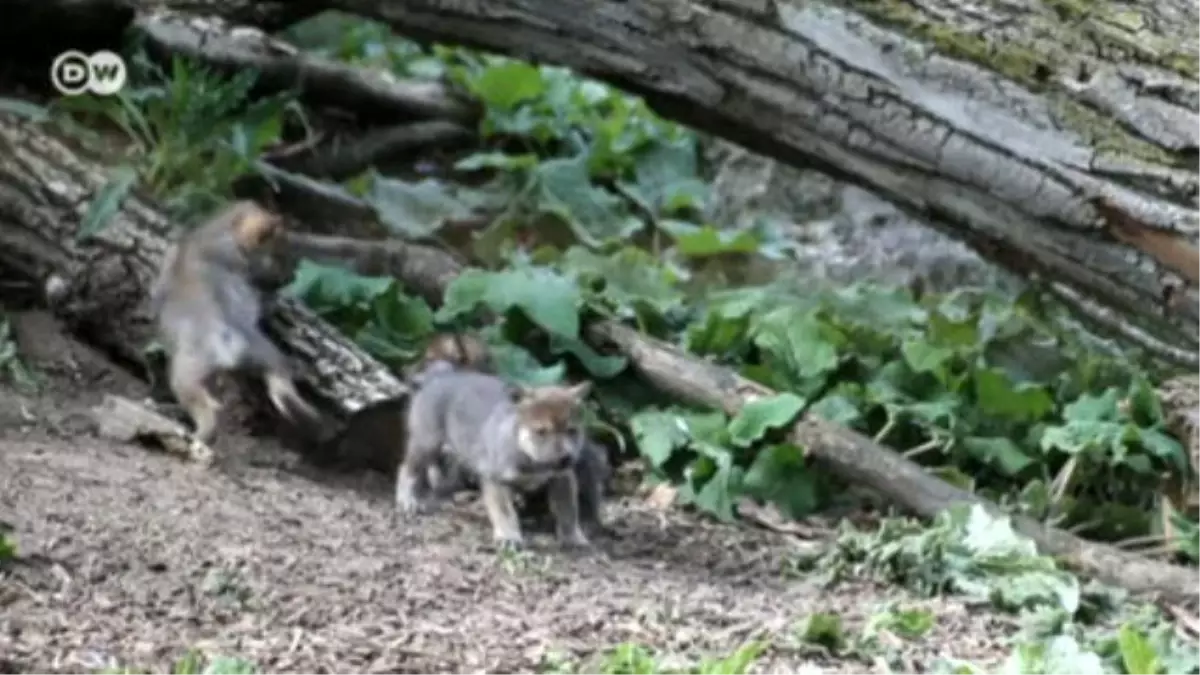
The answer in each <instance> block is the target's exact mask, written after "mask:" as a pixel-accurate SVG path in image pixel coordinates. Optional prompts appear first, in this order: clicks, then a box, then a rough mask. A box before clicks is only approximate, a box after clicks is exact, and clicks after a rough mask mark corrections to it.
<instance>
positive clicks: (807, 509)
mask: <svg viewBox="0 0 1200 675" xmlns="http://www.w3.org/2000/svg"><path fill="white" fill-rule="evenodd" d="M819 480H821V479H820V477H819V476H817V475H816V474H815V473H813V472H811V471H808V469H807V467H806V466H805V464H804V456H803V453H802V452H801V451H800V449H799V448H797V447H796V446H794V445H790V444H783V445H774V446H771V447H769V448H763V449H762V450H760V451H759V452H758V453H756V454H755V456H754V462H753V463H752V464H751V465H750V468H749V469H747V470H746V474H745V476H743V477H742V492H743V493H745V494H747V495H750V496H751V497H755V498H757V499H760V500H762V501H764V502H771V503H773V504H777V505H778V506H779V507H780V509H781V510H782V511H783V513H784V514H785V515H786V516H788V517H789V518H793V519H799V518H803V517H805V516H807V515H808V514H810V513H812V512H813V511H814V510H816V508H817V507H818V506H819V505H820V502H819V499H818V487H819V486H818V481H819Z"/></svg>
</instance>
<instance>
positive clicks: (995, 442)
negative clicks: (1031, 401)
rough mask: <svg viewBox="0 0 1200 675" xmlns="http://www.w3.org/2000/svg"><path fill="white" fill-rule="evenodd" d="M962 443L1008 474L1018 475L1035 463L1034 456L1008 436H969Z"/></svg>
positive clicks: (980, 458) (982, 459)
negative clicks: (1026, 452)
mask: <svg viewBox="0 0 1200 675" xmlns="http://www.w3.org/2000/svg"><path fill="white" fill-rule="evenodd" d="M962 444H963V447H964V448H965V449H966V450H967V452H969V453H971V454H972V455H973V456H974V457H976V458H978V459H979V460H980V461H982V462H984V463H986V464H988V465H989V466H991V467H993V468H995V469H997V470H998V471H1001V472H1002V473H1004V475H1006V476H1016V475H1017V474H1019V473H1021V472H1022V471H1024V470H1025V469H1027V468H1029V467H1030V466H1032V465H1033V458H1032V457H1030V456H1029V455H1027V454H1025V452H1024V451H1022V450H1021V448H1019V447H1017V444H1016V443H1013V442H1012V440H1010V439H1008V438H1004V437H994V438H984V437H980V436H968V437H967V438H964V439H963V441H962Z"/></svg>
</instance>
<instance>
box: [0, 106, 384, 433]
mask: <svg viewBox="0 0 1200 675" xmlns="http://www.w3.org/2000/svg"><path fill="white" fill-rule="evenodd" d="M106 173H107V170H106V169H105V167H103V166H102V165H101V164H98V163H95V162H93V161H90V160H88V159H85V158H83V157H81V156H80V155H78V154H76V153H75V152H74V151H73V150H71V149H70V148H69V147H68V145H67V144H66V143H64V142H62V141H61V140H59V139H58V138H56V137H55V136H54V135H53V134H52V133H50V132H49V131H48V130H46V129H41V128H38V127H36V126H34V125H32V124H29V123H26V122H23V121H18V120H16V119H14V118H13V117H12V116H11V115H9V114H0V266H3V267H6V268H9V269H12V270H14V271H16V272H18V273H19V274H21V275H22V276H24V277H25V278H28V279H34V280H39V281H40V282H42V283H45V282H46V281H47V280H49V279H50V278H51V277H57V278H60V279H62V280H64V281H65V282H66V288H65V290H64V289H56V291H55V298H56V300H57V302H56V303H55V304H56V312H57V313H59V314H60V315H62V316H63V318H65V319H67V320H68V322H69V323H70V324H71V325H72V326H73V327H75V328H76V330H78V331H81V332H83V333H85V334H86V335H87V336H88V337H89V339H91V340H92V341H93V342H95V343H98V344H100V345H103V346H104V347H106V348H107V349H109V350H110V351H111V352H112V353H114V354H116V355H118V356H121V357H123V358H125V359H127V360H128V361H131V362H134V363H137V362H140V361H141V360H142V356H141V351H142V348H143V347H144V345H146V344H147V342H148V341H149V340H150V339H151V337H152V327H151V317H150V316H149V315H148V313H147V307H146V303H145V299H146V289H147V288H148V286H149V283H150V280H151V279H152V278H153V275H154V273H155V270H156V268H157V265H158V262H159V260H160V258H161V256H162V254H163V252H164V250H165V247H166V242H167V239H168V238H169V237H170V232H171V229H172V228H171V223H170V222H169V221H168V220H167V218H166V217H165V216H163V215H162V214H161V213H160V212H159V211H157V210H156V209H155V208H154V206H153V205H152V204H151V203H150V202H148V201H146V200H144V199H142V198H141V197H140V196H137V195H130V196H129V197H127V198H126V199H125V201H124V203H123V204H122V208H121V210H120V211H119V212H117V214H116V215H115V216H114V217H113V218H112V219H111V221H110V222H109V223H108V225H107V226H106V227H105V228H104V229H102V230H101V231H100V232H99V233H97V234H95V235H94V236H92V237H90V238H88V239H86V240H84V241H80V240H79V239H78V238H77V232H78V228H79V224H80V222H81V219H82V218H83V216H84V214H85V213H86V212H87V210H88V207H89V204H90V203H91V201H92V199H93V197H94V196H95V194H96V192H97V190H98V189H99V188H100V187H101V186H103V185H104V184H105V183H106V178H107V176H106ZM276 305H277V306H276V307H275V309H274V311H273V312H272V315H271V317H270V320H269V328H270V329H271V330H272V332H273V333H275V334H276V335H277V337H278V338H279V339H280V340H281V341H282V342H283V343H284V345H285V346H286V347H287V348H288V350H289V351H291V352H292V353H293V354H295V355H296V356H298V357H300V358H301V360H302V365H303V366H306V367H305V368H304V370H305V371H306V372H305V374H306V376H307V380H308V382H307V384H309V385H310V387H311V388H312V389H313V391H314V392H315V393H317V394H318V395H319V396H320V397H321V398H323V399H325V400H326V402H327V403H328V405H329V407H330V409H331V411H333V412H335V413H337V414H339V415H342V416H344V415H348V414H350V413H353V412H355V411H357V410H359V409H360V408H362V407H364V406H366V405H367V404H369V403H371V402H374V401H378V400H382V399H387V398H390V397H393V396H396V395H399V394H401V393H403V392H404V391H405V387H404V386H403V384H402V383H401V382H400V381H399V380H398V379H397V378H396V377H395V376H394V375H392V374H391V373H390V372H389V371H388V370H387V369H386V368H385V367H384V366H382V365H381V364H379V363H378V362H377V361H375V360H374V359H373V358H371V357H370V356H369V355H368V354H366V353H365V352H363V351H362V350H361V349H359V348H358V347H356V346H354V345H353V344H351V343H349V342H347V341H346V340H345V339H344V338H343V337H342V336H341V335H340V334H339V333H338V332H337V331H336V330H335V329H333V328H332V327H331V326H329V325H328V324H327V323H325V322H324V321H322V320H321V319H320V318H318V317H316V316H314V315H313V314H312V313H311V312H310V311H309V310H307V309H306V308H305V307H303V306H302V305H299V304H298V303H295V302H291V301H288V300H286V299H281V300H280V301H279V302H278V303H276Z"/></svg>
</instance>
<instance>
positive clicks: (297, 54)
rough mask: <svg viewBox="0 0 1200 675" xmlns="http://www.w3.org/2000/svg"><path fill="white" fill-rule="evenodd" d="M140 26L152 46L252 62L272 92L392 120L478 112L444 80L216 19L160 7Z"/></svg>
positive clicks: (237, 66)
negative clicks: (353, 60)
mask: <svg viewBox="0 0 1200 675" xmlns="http://www.w3.org/2000/svg"><path fill="white" fill-rule="evenodd" d="M133 26H134V28H135V29H136V30H137V31H138V32H139V33H140V34H142V35H143V36H144V37H145V38H146V40H147V43H148V47H149V48H150V51H151V53H154V54H157V55H159V56H171V55H176V54H178V55H184V56H188V57H191V58H193V59H196V60H198V61H200V62H202V63H206V64H208V65H211V66H214V67H217V68H220V69H223V70H226V71H237V70H246V69H251V70H254V71H257V72H258V74H259V78H258V84H259V86H262V87H265V88H267V89H269V90H271V91H285V90H288V89H292V88H295V89H297V90H298V92H299V95H300V96H301V97H302V98H303V99H304V100H305V101H306V102H307V103H309V104H312V105H316V106H331V107H338V108H342V109H345V110H349V111H351V112H353V113H355V114H357V115H359V116H363V117H368V118H379V119H384V120H387V121H389V122H390V123H393V124H394V123H396V122H397V121H400V120H405V119H443V120H452V121H456V122H460V123H464V124H467V125H473V124H474V123H475V120H476V119H478V116H479V106H478V104H476V103H474V102H473V101H471V100H470V99H468V98H465V97H463V96H461V95H459V94H456V93H454V92H453V91H452V90H451V89H450V88H449V87H448V86H447V85H444V84H442V83H440V82H433V81H416V80H414V81H404V80H399V79H397V78H396V77H395V76H393V75H392V74H391V73H389V72H385V71H383V70H378V69H367V68H355V67H353V66H348V65H345V64H342V63H338V62H336V61H332V60H329V59H326V58H322V57H320V56H315V55H312V54H308V53H305V52H302V51H299V50H297V49H296V48H295V47H293V46H292V45H290V44H288V43H286V42H284V41H283V40H280V39H278V38H274V37H271V36H268V35H265V34H263V33H262V32H259V31H247V30H244V29H242V30H238V29H236V28H235V27H233V26H231V25H229V24H227V23H226V22H224V21H221V20H219V19H216V18H207V19H199V18H195V17H189V16H185V15H181V14H177V13H174V12H170V11H153V12H147V13H144V14H140V15H138V16H137V18H136V19H135V20H134V23H133Z"/></svg>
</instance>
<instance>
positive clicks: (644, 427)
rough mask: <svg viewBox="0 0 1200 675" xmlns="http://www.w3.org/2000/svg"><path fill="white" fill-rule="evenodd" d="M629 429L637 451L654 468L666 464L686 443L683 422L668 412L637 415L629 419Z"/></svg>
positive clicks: (651, 411)
mask: <svg viewBox="0 0 1200 675" xmlns="http://www.w3.org/2000/svg"><path fill="white" fill-rule="evenodd" d="M629 428H630V430H632V431H633V437H634V439H635V440H636V441H637V446H638V451H639V452H640V453H641V454H642V455H643V456H645V457H646V459H649V460H650V464H651V465H652V466H654V467H655V468H661V467H662V466H663V465H664V464H666V463H667V461H668V460H670V459H671V455H672V454H674V452H675V450H677V449H679V448H681V447H683V446H684V445H686V444H687V441H688V430H687V427H686V426H685V425H684V423H683V420H681V419H680V417H679V415H676V414H674V413H670V412H661V411H655V410H648V411H643V412H640V413H637V414H636V415H634V416H633V417H632V418H630V420H629Z"/></svg>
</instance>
